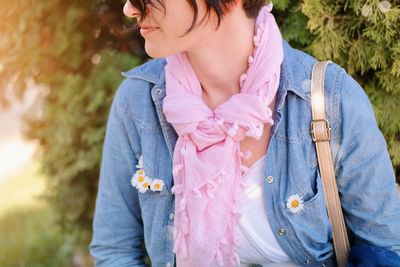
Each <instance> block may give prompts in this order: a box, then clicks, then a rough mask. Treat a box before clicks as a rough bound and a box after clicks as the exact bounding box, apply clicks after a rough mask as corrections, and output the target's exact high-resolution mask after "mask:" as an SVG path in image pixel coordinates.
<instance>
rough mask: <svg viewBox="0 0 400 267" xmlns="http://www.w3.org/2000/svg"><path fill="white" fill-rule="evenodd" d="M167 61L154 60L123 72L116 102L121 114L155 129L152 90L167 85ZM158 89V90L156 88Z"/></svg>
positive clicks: (116, 94) (115, 98) (115, 97)
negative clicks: (165, 74) (165, 73)
mask: <svg viewBox="0 0 400 267" xmlns="http://www.w3.org/2000/svg"><path fill="white" fill-rule="evenodd" d="M165 64H166V62H165V59H163V58H160V59H152V60H149V61H147V62H145V63H144V64H142V65H139V66H137V67H135V68H133V69H131V70H128V71H124V72H121V75H122V76H123V77H124V79H123V81H122V82H121V83H120V85H119V87H118V89H117V91H116V93H115V96H114V100H113V101H114V102H115V105H116V106H117V108H118V110H119V112H120V113H121V114H122V115H123V116H125V117H129V118H131V119H133V120H134V121H136V122H137V123H139V124H140V125H142V124H143V125H147V126H149V125H150V126H151V127H152V128H155V127H156V126H155V125H156V121H155V118H156V116H155V115H156V112H155V108H154V103H153V97H152V91H153V93H154V91H156V90H152V89H153V87H155V86H158V87H159V88H160V89H161V88H162V87H163V84H164V83H165V78H164V71H163V69H164V65H165ZM155 89H157V88H155Z"/></svg>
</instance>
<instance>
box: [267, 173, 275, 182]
mask: <svg viewBox="0 0 400 267" xmlns="http://www.w3.org/2000/svg"><path fill="white" fill-rule="evenodd" d="M273 181H274V177H272V176H271V175H269V176H267V183H269V184H272V182H273Z"/></svg>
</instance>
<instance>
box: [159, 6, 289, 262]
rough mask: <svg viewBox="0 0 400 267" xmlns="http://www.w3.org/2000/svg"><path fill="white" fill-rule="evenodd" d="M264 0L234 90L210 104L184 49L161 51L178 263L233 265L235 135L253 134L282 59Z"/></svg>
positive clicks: (259, 129)
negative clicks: (173, 136) (172, 140)
mask: <svg viewBox="0 0 400 267" xmlns="http://www.w3.org/2000/svg"><path fill="white" fill-rule="evenodd" d="M270 11H271V7H269V6H264V7H263V8H262V9H261V11H260V13H259V15H258V16H257V18H256V20H255V30H256V34H255V36H254V50H253V55H252V56H250V57H249V60H248V63H249V67H248V70H247V72H246V73H244V74H242V76H241V77H240V88H241V92H240V93H239V94H236V95H233V96H232V97H231V98H230V99H229V100H227V101H226V102H224V103H222V104H221V105H219V106H218V107H217V108H216V109H215V110H214V111H212V110H210V109H209V108H208V106H207V105H206V104H205V103H204V102H203V100H202V89H201V85H200V82H199V80H198V78H197V76H196V74H195V71H194V70H193V68H192V66H191V64H190V62H189V59H188V57H187V54H186V53H185V52H181V53H178V54H175V55H172V56H169V57H167V65H166V66H165V75H166V90H167V95H166V97H165V99H164V105H163V110H164V113H165V115H166V118H167V120H168V121H169V122H170V123H171V124H172V125H173V127H174V128H175V130H176V132H177V133H178V135H179V138H178V140H177V143H176V147H175V150H174V157H173V177H174V186H173V188H172V192H173V193H174V194H175V223H174V252H175V253H176V262H177V266H190V267H197V266H199V267H205V266H212V265H216V264H217V265H219V266H235V265H239V264H240V261H239V258H238V256H237V253H236V252H235V245H236V244H237V240H236V238H235V236H234V226H235V224H236V223H237V220H238V219H239V218H240V214H239V212H238V210H237V204H238V202H239V201H240V197H239V196H240V191H241V190H242V187H243V186H245V184H244V182H243V181H242V171H243V167H242V165H241V158H242V157H246V156H248V155H246V154H247V153H244V152H241V151H240V141H241V140H242V139H243V138H245V137H246V136H249V137H253V138H255V139H259V138H260V137H261V136H262V134H263V127H264V124H265V123H269V124H271V125H272V124H273V120H272V111H271V109H270V108H269V107H268V106H269V104H270V103H271V102H272V101H273V100H274V99H275V94H276V92H277V89H278V85H279V77H280V65H281V63H282V60H283V47H282V36H281V34H280V31H279V29H278V26H277V24H276V22H275V19H274V16H273V15H272V14H271V13H270Z"/></svg>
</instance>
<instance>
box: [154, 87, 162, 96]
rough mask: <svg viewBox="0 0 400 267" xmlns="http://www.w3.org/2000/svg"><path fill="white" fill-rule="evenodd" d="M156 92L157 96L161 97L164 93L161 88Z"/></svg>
mask: <svg viewBox="0 0 400 267" xmlns="http://www.w3.org/2000/svg"><path fill="white" fill-rule="evenodd" d="M155 92H156V94H157V95H161V94H162V92H163V91H162V89H161V88H157V89H156V91H155Z"/></svg>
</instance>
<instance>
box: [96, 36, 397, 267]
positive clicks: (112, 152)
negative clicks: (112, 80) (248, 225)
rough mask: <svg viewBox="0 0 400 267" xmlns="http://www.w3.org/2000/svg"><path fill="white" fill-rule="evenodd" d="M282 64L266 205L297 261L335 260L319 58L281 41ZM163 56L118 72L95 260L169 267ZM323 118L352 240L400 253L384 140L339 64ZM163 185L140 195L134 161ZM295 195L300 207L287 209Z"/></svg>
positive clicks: (329, 75) (329, 77)
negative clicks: (314, 78)
mask: <svg viewBox="0 0 400 267" xmlns="http://www.w3.org/2000/svg"><path fill="white" fill-rule="evenodd" d="M283 45H284V61H283V63H282V68H281V77H280V85H279V89H278V92H277V98H276V101H277V102H276V105H275V111H274V121H275V123H274V125H273V128H272V131H271V137H270V144H269V147H268V150H267V153H266V154H267V155H266V157H265V170H264V181H263V195H262V197H263V201H264V204H265V205H264V207H265V210H264V211H260V212H266V213H268V220H269V223H270V225H271V227H272V230H273V232H274V234H275V236H276V239H277V241H278V243H279V244H280V246H281V247H282V249H283V250H284V251H285V252H286V253H287V254H288V255H289V257H290V258H291V259H292V260H293V261H294V262H295V263H296V264H298V265H302V266H333V265H334V253H333V246H332V229H331V226H330V222H329V218H328V216H327V212H326V203H325V199H324V192H323V189H322V183H321V175H320V172H319V169H318V162H317V156H316V150H315V145H314V143H313V141H312V138H311V136H310V122H311V119H312V118H311V106H310V82H311V80H310V79H311V71H312V66H313V64H314V63H315V62H316V59H315V58H313V57H312V56H310V55H308V54H306V53H303V52H301V51H299V50H296V49H294V48H292V47H290V46H289V44H288V43H287V42H286V41H284V42H283ZM165 64H166V61H165V59H163V58H161V59H152V60H150V61H149V62H146V63H145V64H143V65H141V66H139V67H136V68H134V69H132V70H130V71H127V72H123V73H122V74H123V75H124V76H125V77H126V79H125V80H124V81H123V82H122V83H121V85H120V87H119V89H118V91H117V93H116V95H115V97H114V101H113V104H112V107H111V111H110V115H109V119H108V123H107V131H106V138H105V142H104V147H103V157H102V164H101V173H100V182H99V191H98V195H97V202H96V209H95V215H94V222H93V230H94V231H93V239H92V242H91V244H90V251H91V254H92V255H93V256H94V257H95V261H96V266H98V267H103V266H104V267H106V266H107V267H114V266H115V267H117V266H118V267H128V266H144V265H145V264H144V261H143V257H144V254H143V253H144V251H143V247H142V246H141V245H142V244H143V241H144V243H145V249H146V251H147V253H148V255H149V257H150V259H151V264H152V266H167V267H168V266H174V262H175V261H174V260H175V259H174V252H173V225H174V195H173V194H171V187H172V186H173V177H172V155H173V150H174V145H175V142H176V140H177V135H176V132H175V131H174V129H173V127H172V126H171V125H170V124H169V123H168V122H167V120H166V118H165V116H164V114H163V112H162V105H163V98H164V97H165V72H164V66H165ZM325 104H326V112H327V119H328V120H329V122H330V126H331V128H332V131H331V141H330V143H331V148H332V158H333V160H334V170H335V174H336V179H337V184H338V189H339V193H340V198H341V203H342V207H343V211H344V215H345V221H346V225H347V227H348V231H349V234H350V235H351V236H352V237H354V238H353V239H354V240H353V243H365V244H372V245H375V246H379V247H383V248H386V249H389V250H392V251H395V252H396V253H397V254H400V201H399V197H398V195H397V192H396V185H395V175H394V171H393V166H392V164H391V161H390V157H389V154H388V151H387V147H386V141H385V139H384V137H383V135H382V133H381V131H380V130H379V128H378V125H377V122H376V119H375V115H374V111H373V108H372V106H371V104H370V102H369V100H368V97H367V95H366V94H365V92H364V91H363V89H362V88H361V87H360V85H359V84H358V83H357V82H356V81H355V80H354V79H353V78H352V77H351V76H349V75H348V74H347V73H346V71H345V70H344V69H343V68H341V67H340V66H338V65H336V64H329V65H328V67H327V70H326V76H325ZM140 156H142V157H143V170H144V171H145V172H146V174H147V175H148V176H150V177H151V178H159V179H162V180H163V181H164V183H165V187H164V189H163V190H162V191H161V192H154V191H150V190H148V191H147V192H145V193H140V192H138V190H137V189H135V188H134V187H132V186H131V183H130V179H131V177H132V175H133V174H134V172H135V171H136V167H135V166H136V164H137V162H138V158H139V157H140ZM294 194H298V195H300V196H302V198H303V200H304V208H303V209H302V211H301V212H299V213H296V214H293V213H291V212H290V211H289V210H288V209H287V208H286V201H287V199H288V198H289V197H290V196H292V195H294Z"/></svg>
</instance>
